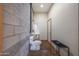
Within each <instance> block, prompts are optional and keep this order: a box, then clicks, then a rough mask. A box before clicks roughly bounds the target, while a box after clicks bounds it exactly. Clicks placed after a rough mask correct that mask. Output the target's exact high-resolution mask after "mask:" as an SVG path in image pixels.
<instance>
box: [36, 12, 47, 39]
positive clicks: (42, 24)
mask: <svg viewBox="0 0 79 59" xmlns="http://www.w3.org/2000/svg"><path fill="white" fill-rule="evenodd" d="M34 21H35V23H36V24H37V25H38V29H39V32H40V39H41V40H47V13H34Z"/></svg>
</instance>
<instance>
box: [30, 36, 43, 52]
mask: <svg viewBox="0 0 79 59" xmlns="http://www.w3.org/2000/svg"><path fill="white" fill-rule="evenodd" d="M41 43H42V42H41V41H40V40H34V36H30V50H35V51H36V50H40V45H41Z"/></svg>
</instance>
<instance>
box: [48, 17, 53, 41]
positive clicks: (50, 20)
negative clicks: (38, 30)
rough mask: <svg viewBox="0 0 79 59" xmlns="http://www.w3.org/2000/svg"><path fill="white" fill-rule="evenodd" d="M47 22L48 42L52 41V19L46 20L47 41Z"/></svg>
mask: <svg viewBox="0 0 79 59" xmlns="http://www.w3.org/2000/svg"><path fill="white" fill-rule="evenodd" d="M48 22H50V40H51V39H52V31H51V30H52V19H51V18H50V19H48V20H47V40H49V38H48V36H49V34H48V28H49V27H48Z"/></svg>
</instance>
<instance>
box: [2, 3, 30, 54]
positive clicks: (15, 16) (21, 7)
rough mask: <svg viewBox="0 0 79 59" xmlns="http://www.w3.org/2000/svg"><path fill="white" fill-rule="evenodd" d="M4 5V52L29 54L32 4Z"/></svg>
mask: <svg viewBox="0 0 79 59" xmlns="http://www.w3.org/2000/svg"><path fill="white" fill-rule="evenodd" d="M3 6H4V23H3V24H4V52H5V53H6V55H27V54H28V51H29V35H30V33H29V32H30V4H28V3H27V4H3ZM4 55H5V54H4Z"/></svg>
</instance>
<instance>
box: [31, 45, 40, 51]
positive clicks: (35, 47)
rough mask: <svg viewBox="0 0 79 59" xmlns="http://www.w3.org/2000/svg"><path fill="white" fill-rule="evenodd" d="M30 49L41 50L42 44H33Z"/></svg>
mask: <svg viewBox="0 0 79 59" xmlns="http://www.w3.org/2000/svg"><path fill="white" fill-rule="evenodd" d="M30 50H32V51H38V50H40V46H38V45H32V46H31V47H30Z"/></svg>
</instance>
